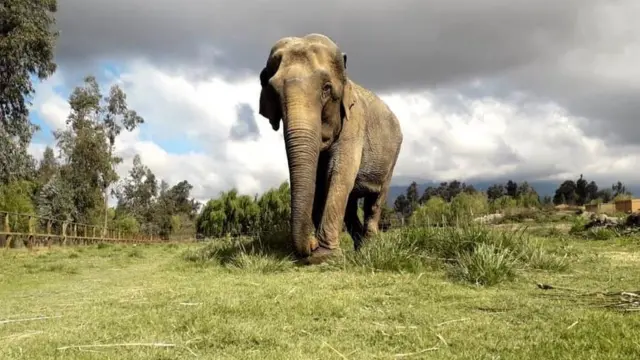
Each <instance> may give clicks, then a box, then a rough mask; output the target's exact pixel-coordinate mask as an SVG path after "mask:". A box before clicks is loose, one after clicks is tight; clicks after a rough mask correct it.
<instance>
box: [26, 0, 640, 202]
mask: <svg viewBox="0 0 640 360" xmlns="http://www.w3.org/2000/svg"><path fill="white" fill-rule="evenodd" d="M58 1H59V6H58V14H57V27H58V29H59V30H60V38H59V40H58V45H57V51H56V62H57V64H58V70H57V72H56V73H55V74H54V75H53V76H52V77H50V78H49V79H47V80H45V81H43V82H40V83H37V84H36V95H35V98H34V100H33V105H32V109H31V118H32V120H33V121H34V122H35V123H37V124H39V125H40V126H41V127H42V131H40V132H39V133H38V134H36V136H35V137H34V140H33V143H32V145H31V152H32V154H34V155H35V156H36V157H40V156H41V154H42V151H43V150H44V148H45V146H46V145H51V144H53V137H52V136H51V131H52V130H54V129H58V128H61V127H64V126H65V119H66V117H67V115H68V113H69V106H68V104H67V99H68V96H69V94H70V92H71V90H72V89H73V88H74V87H75V86H78V85H81V83H82V78H83V77H84V76H86V75H88V74H94V75H95V76H96V77H97V78H98V80H99V81H100V83H101V86H102V88H103V91H104V92H105V93H106V92H107V91H108V87H109V86H111V84H116V83H117V84H119V85H120V86H121V87H122V88H123V89H124V90H125V92H126V94H127V101H128V104H129V106H130V107H131V108H132V109H135V110H136V111H137V112H138V113H139V114H140V115H141V116H142V117H143V118H144V119H145V123H144V125H143V126H141V127H140V128H138V129H136V130H134V131H133V132H130V133H128V132H123V133H122V134H121V136H120V137H119V138H118V139H117V141H116V152H117V153H118V154H119V155H120V156H122V157H123V159H124V161H123V163H122V164H121V166H120V167H119V168H118V172H119V174H120V175H121V176H126V175H127V172H128V171H129V169H130V168H131V164H132V159H133V157H134V155H136V154H139V155H140V156H141V159H142V162H143V163H144V164H145V165H147V166H148V167H150V168H151V170H152V171H153V172H154V173H155V174H156V176H158V177H160V178H162V179H165V180H166V181H168V182H169V183H170V184H175V183H177V182H179V181H182V180H188V181H189V183H191V184H192V185H193V186H194V188H193V190H192V196H194V197H195V198H196V199H198V200H200V201H206V200H207V199H209V198H211V197H216V196H217V195H218V194H219V193H220V192H222V191H227V190H229V189H230V188H232V187H235V188H236V189H238V191H239V192H241V193H246V194H251V195H253V194H255V193H261V192H263V191H265V190H267V189H269V188H271V187H275V186H278V185H279V184H280V183H282V182H283V181H285V180H287V179H288V170H287V161H286V154H285V147H284V140H283V137H282V128H280V129H279V130H278V131H277V132H276V131H273V129H272V128H271V126H270V124H269V121H268V120H267V119H266V118H263V117H262V116H261V115H259V114H258V100H259V94H260V83H259V78H258V75H259V73H260V70H261V69H262V67H263V66H264V64H265V62H266V59H267V56H268V53H269V50H270V48H271V46H272V45H273V44H274V43H275V42H276V41H277V40H278V39H279V38H281V37H284V36H292V35H293V36H303V35H305V34H308V33H323V34H325V35H327V36H329V37H331V38H332V39H333V40H334V41H335V42H336V43H337V44H338V46H340V48H341V50H342V51H343V52H345V53H347V56H348V68H347V73H348V76H349V77H350V78H351V79H352V80H353V81H355V82H357V83H359V84H361V85H363V86H365V87H367V88H369V89H371V90H373V91H374V92H376V93H377V94H378V95H379V96H380V97H381V98H382V99H383V100H384V101H385V102H386V103H387V104H388V105H389V107H390V108H391V109H392V110H393V111H394V112H395V114H396V115H397V117H398V118H399V120H400V123H401V126H402V131H403V134H404V142H403V145H402V150H401V153H400V157H399V159H398V163H397V165H396V169H395V172H394V176H393V181H392V184H393V185H408V184H409V183H410V182H411V181H417V182H426V181H450V180H453V179H458V180H462V181H469V182H472V181H474V180H477V181H480V180H482V181H486V180H491V179H505V178H512V179H515V180H528V181H534V180H557V181H562V180H564V179H567V178H572V179H575V178H577V177H578V176H579V175H580V174H581V173H582V174H584V175H585V177H587V178H588V179H593V180H596V181H598V182H605V183H612V182H614V181H617V180H621V181H623V182H626V183H637V182H639V181H640V172H638V171H637V168H638V167H640V126H639V125H638V124H637V120H638V118H639V116H638V113H639V111H640V67H639V66H637V64H638V63H640V23H639V22H638V21H637V19H638V18H640V2H639V1H637V0H563V1H556V0H536V1H531V0H431V1H422V0H395V1H393V2H391V1H381V0H366V2H365V0H349V1H348V2H347V1H344V2H342V1H337V0H325V1H313V2H310V1H306V0H297V1H293V0H252V1H251V2H237V1H236V2H229V1H220V0H215V1H202V0H181V1H177V0H156V1H147V0H112V1H108V2H105V1H98V0H58Z"/></svg>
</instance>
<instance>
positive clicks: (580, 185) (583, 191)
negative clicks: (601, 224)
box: [576, 174, 589, 205]
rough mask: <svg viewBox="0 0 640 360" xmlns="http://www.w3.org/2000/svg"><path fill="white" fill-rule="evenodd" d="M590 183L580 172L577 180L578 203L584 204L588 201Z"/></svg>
mask: <svg viewBox="0 0 640 360" xmlns="http://www.w3.org/2000/svg"><path fill="white" fill-rule="evenodd" d="M588 184H589V183H588V182H587V180H585V179H584V178H583V176H582V174H580V178H578V180H576V203H577V204H578V205H584V204H585V203H586V202H587V185H588Z"/></svg>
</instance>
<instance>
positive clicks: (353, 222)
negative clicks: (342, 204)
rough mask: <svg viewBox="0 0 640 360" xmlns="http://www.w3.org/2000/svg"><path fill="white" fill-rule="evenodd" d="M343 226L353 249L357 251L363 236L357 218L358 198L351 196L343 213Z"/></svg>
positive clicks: (360, 224)
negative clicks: (349, 237) (351, 241)
mask: <svg viewBox="0 0 640 360" xmlns="http://www.w3.org/2000/svg"><path fill="white" fill-rule="evenodd" d="M344 224H345V226H346V228H347V232H348V233H349V235H350V236H351V239H353V247H354V249H355V250H358V249H359V248H360V246H361V245H362V237H363V236H364V226H362V222H361V221H360V218H358V197H357V196H354V195H351V196H349V200H348V202H347V209H346V211H345V213H344Z"/></svg>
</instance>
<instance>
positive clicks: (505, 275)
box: [345, 223, 568, 285]
mask: <svg viewBox="0 0 640 360" xmlns="http://www.w3.org/2000/svg"><path fill="white" fill-rule="evenodd" d="M345 260H346V262H347V264H349V265H350V266H354V267H362V268H366V269H368V270H370V269H375V270H379V271H407V272H418V271H424V270H426V269H428V268H434V267H436V268H442V269H445V270H447V273H448V274H449V276H451V277H452V278H455V279H458V280H465V281H468V282H472V283H475V284H479V285H494V284H497V283H498V282H501V281H505V280H510V279H512V278H513V277H514V274H515V271H516V268H532V269H540V270H556V271H561V270H565V269H566V268H567V266H568V262H567V261H566V258H565V257H559V256H558V255H555V254H553V253H550V252H547V251H545V250H544V249H543V247H542V244H540V243H536V242H533V241H532V240H531V239H530V238H529V235H528V234H527V233H525V232H524V231H522V230H497V229H492V228H489V227H486V226H483V225H480V224H475V223H464V224H461V225H459V226H443V227H416V226H413V227H408V228H405V229H401V230H398V231H394V232H391V233H387V234H381V235H379V236H377V237H375V238H372V239H371V240H370V241H368V242H366V243H365V245H364V246H363V247H362V248H361V250H360V252H348V253H346V254H345Z"/></svg>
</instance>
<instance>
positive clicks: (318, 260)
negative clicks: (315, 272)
mask: <svg viewBox="0 0 640 360" xmlns="http://www.w3.org/2000/svg"><path fill="white" fill-rule="evenodd" d="M341 253H342V251H341V249H340V248H335V249H327V248H325V247H322V246H319V247H318V248H316V249H315V250H314V251H312V252H311V255H310V256H308V257H306V258H304V259H303V260H302V262H303V263H304V264H305V265H318V264H322V263H324V262H326V261H327V260H329V259H331V258H333V257H335V256H338V255H340V254H341Z"/></svg>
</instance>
